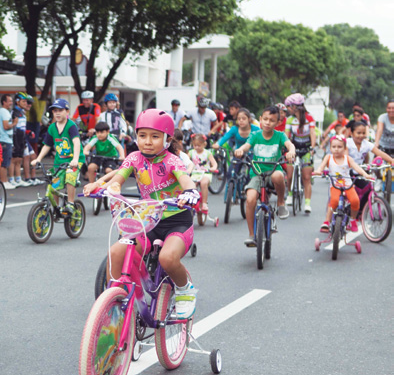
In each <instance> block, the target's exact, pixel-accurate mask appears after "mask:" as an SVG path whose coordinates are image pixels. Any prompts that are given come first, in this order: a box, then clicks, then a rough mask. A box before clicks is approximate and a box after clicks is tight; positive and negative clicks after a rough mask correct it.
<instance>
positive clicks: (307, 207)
mask: <svg viewBox="0 0 394 375" xmlns="http://www.w3.org/2000/svg"><path fill="white" fill-rule="evenodd" d="M304 211H305V212H306V213H307V214H310V213H311V212H312V207H311V205H310V204H306V205H305V206H304Z"/></svg>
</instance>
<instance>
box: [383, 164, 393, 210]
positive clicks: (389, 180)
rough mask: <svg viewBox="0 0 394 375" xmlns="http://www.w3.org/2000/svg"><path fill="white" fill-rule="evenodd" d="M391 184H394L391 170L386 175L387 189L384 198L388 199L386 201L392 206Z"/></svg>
mask: <svg viewBox="0 0 394 375" xmlns="http://www.w3.org/2000/svg"><path fill="white" fill-rule="evenodd" d="M391 184H392V172H391V168H389V169H388V170H387V173H386V187H385V189H384V197H385V198H386V201H387V202H388V204H389V205H390V202H391Z"/></svg>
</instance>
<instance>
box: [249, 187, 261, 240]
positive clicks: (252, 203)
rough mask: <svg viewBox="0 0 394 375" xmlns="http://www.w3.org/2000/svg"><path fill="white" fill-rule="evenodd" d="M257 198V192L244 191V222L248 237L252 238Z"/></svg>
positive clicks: (252, 190)
mask: <svg viewBox="0 0 394 375" xmlns="http://www.w3.org/2000/svg"><path fill="white" fill-rule="evenodd" d="M258 197H259V193H258V191H257V190H254V189H248V190H246V222H247V223H248V230H249V236H254V230H253V226H254V211H255V209H256V204H257V199H258Z"/></svg>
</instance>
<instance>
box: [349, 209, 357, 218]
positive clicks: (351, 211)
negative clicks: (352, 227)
mask: <svg viewBox="0 0 394 375" xmlns="http://www.w3.org/2000/svg"><path fill="white" fill-rule="evenodd" d="M357 214H358V210H350V217H351V218H352V219H357Z"/></svg>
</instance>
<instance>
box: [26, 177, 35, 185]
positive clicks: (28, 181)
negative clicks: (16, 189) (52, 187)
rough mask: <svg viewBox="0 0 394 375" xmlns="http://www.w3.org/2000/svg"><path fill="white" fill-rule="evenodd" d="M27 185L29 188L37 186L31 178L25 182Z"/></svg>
mask: <svg viewBox="0 0 394 375" xmlns="http://www.w3.org/2000/svg"><path fill="white" fill-rule="evenodd" d="M26 182H27V183H29V184H30V185H31V186H34V185H37V183H36V180H33V179H32V178H29V179H28V180H26Z"/></svg>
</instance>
